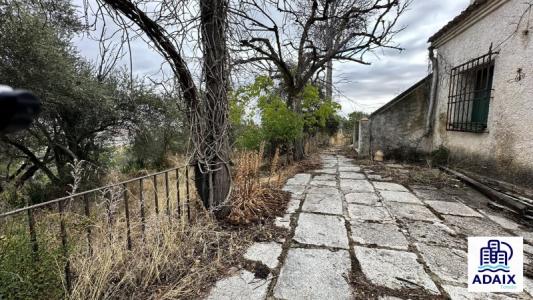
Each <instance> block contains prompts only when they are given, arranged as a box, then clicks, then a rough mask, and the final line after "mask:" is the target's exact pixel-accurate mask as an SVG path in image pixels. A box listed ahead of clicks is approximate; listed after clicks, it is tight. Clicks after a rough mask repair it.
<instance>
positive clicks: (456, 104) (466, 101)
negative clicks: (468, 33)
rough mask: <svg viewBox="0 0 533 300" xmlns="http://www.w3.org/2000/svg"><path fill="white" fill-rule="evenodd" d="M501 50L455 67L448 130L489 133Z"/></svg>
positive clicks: (447, 123)
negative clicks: (495, 79)
mask: <svg viewBox="0 0 533 300" xmlns="http://www.w3.org/2000/svg"><path fill="white" fill-rule="evenodd" d="M497 54H498V52H492V50H490V51H489V52H488V53H487V54H484V55H482V56H479V57H477V58H474V59H471V60H469V61H467V62H466V63H463V64H461V65H458V66H456V67H454V68H452V69H451V72H450V82H449V92H448V103H447V113H446V130H447V131H459V132H473V133H487V132H488V118H489V111H490V103H491V102H492V99H493V92H494V88H493V85H494V67H495V57H496V55H497Z"/></svg>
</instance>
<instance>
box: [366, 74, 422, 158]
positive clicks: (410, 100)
mask: <svg viewBox="0 0 533 300" xmlns="http://www.w3.org/2000/svg"><path fill="white" fill-rule="evenodd" d="M430 88H431V76H428V77H426V78H424V79H423V80H421V81H420V82H418V83H416V84H415V85H414V86H412V87H411V88H409V89H408V90H407V91H405V92H404V93H402V94H401V95H399V96H398V97H396V98H395V99H393V100H392V101H390V102H389V103H387V104H385V105H384V106H383V107H381V108H380V109H378V110H377V111H376V112H374V113H373V114H372V115H370V149H371V153H372V154H374V153H375V152H376V151H377V150H381V151H383V152H384V154H385V158H386V159H391V158H392V159H394V158H396V159H409V160H411V159H420V158H421V156H420V155H417V154H421V153H427V152H428V151H430V145H429V144H428V143H429V141H428V140H427V139H426V138H425V137H424V132H425V124H426V116H427V110H428V106H429V91H430Z"/></svg>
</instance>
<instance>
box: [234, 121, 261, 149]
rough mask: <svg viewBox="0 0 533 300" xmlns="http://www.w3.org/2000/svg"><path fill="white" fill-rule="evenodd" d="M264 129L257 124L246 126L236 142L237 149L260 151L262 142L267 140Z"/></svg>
mask: <svg viewBox="0 0 533 300" xmlns="http://www.w3.org/2000/svg"><path fill="white" fill-rule="evenodd" d="M265 138H266V137H265V135H264V133H263V129H262V128H261V127H259V126H257V125H255V124H249V125H248V126H245V127H244V128H243V129H242V130H241V132H240V134H239V136H237V138H236V141H235V147H237V149H246V150H258V149H259V146H260V145H261V142H263V141H264V140H265Z"/></svg>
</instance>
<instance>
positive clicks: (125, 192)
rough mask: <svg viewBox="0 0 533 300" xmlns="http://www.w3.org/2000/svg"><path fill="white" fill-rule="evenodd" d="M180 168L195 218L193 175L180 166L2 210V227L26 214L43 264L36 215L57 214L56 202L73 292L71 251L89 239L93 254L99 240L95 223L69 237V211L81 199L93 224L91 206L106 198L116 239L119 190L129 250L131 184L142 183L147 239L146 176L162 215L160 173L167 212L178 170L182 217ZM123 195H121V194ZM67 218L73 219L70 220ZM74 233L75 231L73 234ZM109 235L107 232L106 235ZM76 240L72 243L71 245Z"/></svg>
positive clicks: (65, 269)
mask: <svg viewBox="0 0 533 300" xmlns="http://www.w3.org/2000/svg"><path fill="white" fill-rule="evenodd" d="M180 169H185V170H184V171H185V172H184V173H185V178H186V179H185V187H184V188H185V189H186V196H187V198H186V205H187V219H188V220H190V217H191V205H190V203H191V201H192V200H193V199H195V198H193V197H191V196H192V194H191V191H190V188H189V184H190V178H189V170H188V166H182V167H176V168H172V169H168V170H165V171H161V172H157V173H153V174H149V175H145V176H141V177H137V178H133V179H129V180H126V181H123V182H119V183H116V184H112V185H108V186H104V187H99V188H96V189H91V190H88V191H84V192H80V193H77V194H72V195H69V196H66V197H61V198H57V199H54V200H50V201H47V202H43V203H39V204H35V205H29V206H26V207H23V208H19V209H15V210H12V211H9V212H5V213H0V229H1V227H2V226H7V224H8V223H7V221H8V219H11V218H13V220H12V221H14V222H19V221H17V218H16V217H17V216H24V217H25V219H26V220H25V221H24V222H23V224H25V225H24V226H27V229H28V231H27V233H28V234H29V247H31V249H30V250H31V251H30V253H31V255H32V256H33V257H32V258H33V259H32V260H31V261H33V263H34V264H37V263H39V261H38V253H39V249H40V247H39V245H38V244H39V237H38V233H39V230H38V229H37V226H38V222H37V220H36V218H35V215H36V214H39V215H40V216H46V215H53V214H54V210H53V209H51V208H52V207H53V205H57V207H56V209H57V213H58V214H59V232H58V235H57V236H56V237H57V238H58V239H59V241H60V247H61V255H62V257H63V259H64V265H63V278H64V279H63V282H64V284H65V288H66V290H67V291H68V292H70V291H71V288H72V284H73V281H72V280H73V278H75V277H74V275H73V274H72V267H71V261H70V258H69V254H70V252H71V250H72V249H75V247H74V244H76V243H77V241H82V240H86V250H87V253H88V255H92V254H93V251H94V249H93V241H94V239H95V237H96V236H95V234H94V232H92V226H93V225H91V224H88V225H87V226H86V227H85V228H84V231H82V232H80V233H79V236H74V237H72V236H69V232H70V230H69V228H68V227H69V224H70V218H69V216H68V215H67V213H70V212H69V211H70V210H72V209H74V207H73V206H74V205H75V204H76V203H77V202H79V204H78V205H79V206H78V207H80V208H81V209H82V212H81V213H82V214H83V215H84V217H85V218H87V221H88V223H90V218H91V210H93V209H96V208H97V207H98V206H97V205H91V202H96V201H97V199H103V202H104V206H103V209H104V211H103V213H104V214H106V215H107V218H108V220H107V222H108V224H107V226H108V228H107V231H109V232H108V234H109V236H108V238H109V240H110V241H111V242H112V241H113V236H112V235H111V231H112V229H113V222H117V221H118V220H119V219H121V218H120V216H116V217H115V216H114V215H113V214H120V209H118V210H116V211H114V210H113V207H112V205H113V204H112V203H111V202H112V200H113V197H114V196H116V195H114V194H113V192H114V191H115V192H116V193H118V198H117V199H119V200H121V201H122V204H123V208H124V210H123V213H124V215H123V216H124V217H125V220H126V245H125V246H126V247H127V249H132V248H133V246H134V245H133V237H134V235H133V232H132V228H131V224H130V223H131V220H130V219H131V218H132V215H131V210H132V209H136V208H134V207H131V202H130V201H129V200H130V194H129V193H130V191H129V189H128V186H129V185H130V184H132V183H138V184H139V201H140V207H138V210H139V211H140V212H139V214H140V218H141V236H142V239H143V240H144V239H145V233H144V231H145V223H146V209H147V206H146V202H145V193H144V184H143V182H144V180H145V179H150V178H151V179H152V180H153V183H154V191H155V193H154V200H155V203H154V204H155V207H154V210H155V211H154V213H155V214H158V213H159V203H158V195H157V190H158V189H157V176H158V175H164V176H165V183H164V184H165V195H166V197H167V211H168V212H169V213H170V212H171V211H172V209H171V207H170V201H171V199H170V180H171V177H170V174H171V173H175V174H176V177H175V186H176V203H177V208H178V211H177V214H178V216H180V215H181V205H180V197H181V195H180V176H179V173H180ZM120 194H121V195H120ZM171 216H172V215H170V216H169V217H171ZM67 220H69V221H68V222H67ZM116 228H121V227H116ZM72 230H73V232H75V227H74V228H72ZM71 234H72V233H71ZM104 236H105V234H104ZM71 243H72V245H71ZM84 244H85V243H84Z"/></svg>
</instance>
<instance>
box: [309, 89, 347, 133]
mask: <svg viewBox="0 0 533 300" xmlns="http://www.w3.org/2000/svg"><path fill="white" fill-rule="evenodd" d="M300 97H301V98H302V111H303V118H304V131H305V132H306V133H309V134H316V133H317V132H319V131H325V132H327V133H328V134H330V135H331V134H333V133H335V132H336V129H337V128H338V126H336V127H335V126H334V125H335V124H337V125H338V123H337V122H336V117H335V116H336V114H337V112H338V111H339V110H340V109H341V106H340V104H338V103H336V102H333V101H331V99H322V98H321V97H320V92H319V89H318V88H317V87H316V86H314V85H312V84H307V85H306V86H305V88H304V89H303V91H302V93H301V95H300Z"/></svg>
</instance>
